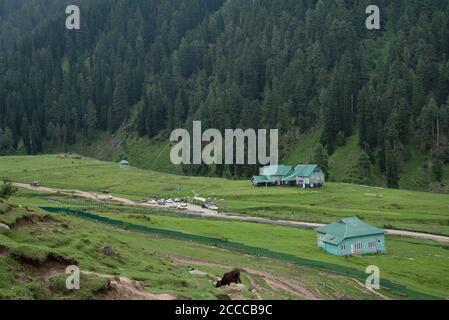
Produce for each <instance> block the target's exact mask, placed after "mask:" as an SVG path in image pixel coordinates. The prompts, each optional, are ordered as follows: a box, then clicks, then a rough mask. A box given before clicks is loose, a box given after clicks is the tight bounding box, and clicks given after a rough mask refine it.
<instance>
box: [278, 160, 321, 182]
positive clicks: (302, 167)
mask: <svg viewBox="0 0 449 320" xmlns="http://www.w3.org/2000/svg"><path fill="white" fill-rule="evenodd" d="M317 168H318V166H317V165H316V164H299V165H297V166H296V168H295V170H294V171H293V172H292V173H291V174H289V175H288V176H286V177H284V178H283V179H282V181H284V182H288V181H294V180H296V177H310V175H311V174H312V173H313V172H314V171H315V170H316V169H317Z"/></svg>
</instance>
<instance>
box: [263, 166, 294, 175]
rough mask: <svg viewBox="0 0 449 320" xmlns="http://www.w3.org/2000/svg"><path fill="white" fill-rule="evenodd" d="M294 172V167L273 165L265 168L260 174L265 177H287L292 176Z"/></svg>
mask: <svg viewBox="0 0 449 320" xmlns="http://www.w3.org/2000/svg"><path fill="white" fill-rule="evenodd" d="M292 170H293V167H291V166H285V165H271V166H265V167H263V168H262V170H261V172H260V173H261V174H262V175H264V176H286V175H288V174H290V172H291V171H292Z"/></svg>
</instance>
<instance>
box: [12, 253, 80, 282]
mask: <svg viewBox="0 0 449 320" xmlns="http://www.w3.org/2000/svg"><path fill="white" fill-rule="evenodd" d="M16 258H17V259H18V260H19V261H20V262H21V263H22V268H23V269H22V272H21V273H19V274H18V278H17V280H18V281H20V282H22V283H28V282H32V281H34V280H36V279H41V280H42V281H43V283H44V286H45V287H47V288H48V287H49V286H50V282H49V278H50V277H53V276H56V275H60V274H65V271H66V268H67V267H68V266H71V265H78V261H76V260H75V259H70V258H65V257H63V256H60V255H58V254H55V253H50V254H48V256H47V258H46V259H45V261H43V262H40V261H36V260H32V259H28V258H26V257H23V256H16Z"/></svg>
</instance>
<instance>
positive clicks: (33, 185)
mask: <svg viewBox="0 0 449 320" xmlns="http://www.w3.org/2000/svg"><path fill="white" fill-rule="evenodd" d="M30 185H31V186H32V187H33V188H39V187H40V186H41V185H40V184H39V182H37V181H33V182H31V183H30Z"/></svg>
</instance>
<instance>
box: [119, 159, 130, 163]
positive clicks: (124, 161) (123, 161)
mask: <svg viewBox="0 0 449 320" xmlns="http://www.w3.org/2000/svg"><path fill="white" fill-rule="evenodd" d="M119 164H129V162H128V161H126V160H122V161H120V162H119Z"/></svg>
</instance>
